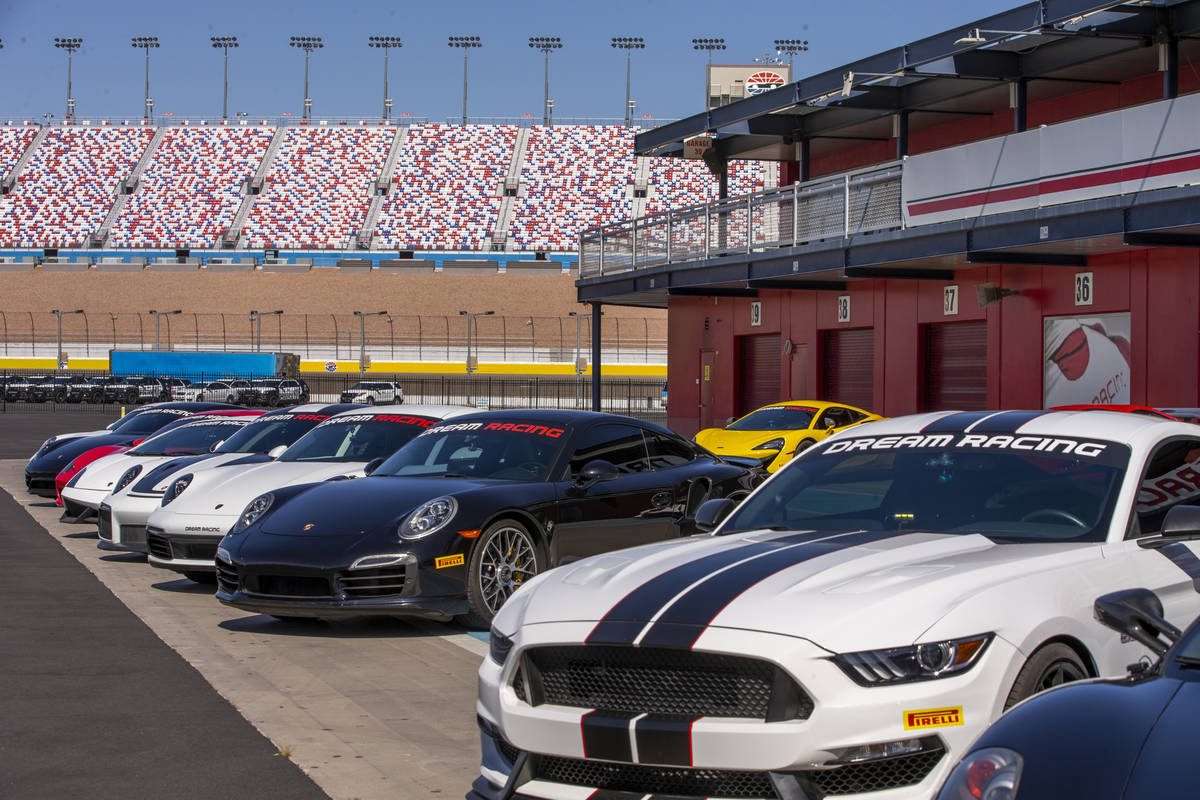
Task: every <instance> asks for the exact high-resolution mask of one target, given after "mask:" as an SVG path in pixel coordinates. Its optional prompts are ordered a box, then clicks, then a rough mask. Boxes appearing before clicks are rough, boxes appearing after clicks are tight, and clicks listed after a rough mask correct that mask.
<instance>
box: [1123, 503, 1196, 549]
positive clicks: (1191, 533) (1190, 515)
mask: <svg viewBox="0 0 1200 800" xmlns="http://www.w3.org/2000/svg"><path fill="white" fill-rule="evenodd" d="M1194 539H1200V506H1189V505H1178V506H1175V507H1174V508H1171V509H1170V510H1168V511H1167V515H1166V516H1165V517H1164V518H1163V522H1162V528H1161V530H1159V532H1158V534H1157V535H1152V536H1146V537H1143V538H1141V539H1138V540H1137V543H1138V544H1139V545H1140V546H1142V547H1147V548H1158V547H1165V546H1166V545H1168V544H1173V543H1174V542H1187V541H1192V540H1194Z"/></svg>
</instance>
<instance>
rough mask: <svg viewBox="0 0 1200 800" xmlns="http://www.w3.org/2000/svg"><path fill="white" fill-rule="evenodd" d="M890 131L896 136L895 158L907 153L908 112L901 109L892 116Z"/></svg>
mask: <svg viewBox="0 0 1200 800" xmlns="http://www.w3.org/2000/svg"><path fill="white" fill-rule="evenodd" d="M892 128H893V130H892V133H893V135H894V136H895V137H896V158H904V157H905V156H906V155H908V112H907V111H901V112H900V113H899V114H897V115H896V116H894V117H893V118H892Z"/></svg>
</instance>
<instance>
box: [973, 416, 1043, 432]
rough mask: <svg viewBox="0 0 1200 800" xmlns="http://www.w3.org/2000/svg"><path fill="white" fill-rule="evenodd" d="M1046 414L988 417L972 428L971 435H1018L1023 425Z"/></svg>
mask: <svg viewBox="0 0 1200 800" xmlns="http://www.w3.org/2000/svg"><path fill="white" fill-rule="evenodd" d="M1045 414H1046V412H1045V411H1005V412H1004V413H1002V414H996V415H995V416H992V417H988V418H987V419H985V420H984V421H983V422H981V423H979V424H978V425H976V426H975V427H974V428H971V433H1016V432H1017V430H1018V429H1019V428H1020V427H1021V426H1022V425H1024V424H1026V423H1028V422H1031V421H1032V420H1035V419H1037V418H1038V417H1040V416H1043V415H1045Z"/></svg>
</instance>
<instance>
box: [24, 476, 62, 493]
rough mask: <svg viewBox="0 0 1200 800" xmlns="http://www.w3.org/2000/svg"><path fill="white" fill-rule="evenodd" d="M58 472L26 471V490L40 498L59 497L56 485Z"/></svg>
mask: <svg viewBox="0 0 1200 800" xmlns="http://www.w3.org/2000/svg"><path fill="white" fill-rule="evenodd" d="M56 477H58V473H57V472H30V471H29V470H25V489H26V491H28V492H29V493H30V494H36V495H37V496H38V497H51V498H53V497H57V496H58V489H57V487H56V486H55V485H54V479H55V478H56Z"/></svg>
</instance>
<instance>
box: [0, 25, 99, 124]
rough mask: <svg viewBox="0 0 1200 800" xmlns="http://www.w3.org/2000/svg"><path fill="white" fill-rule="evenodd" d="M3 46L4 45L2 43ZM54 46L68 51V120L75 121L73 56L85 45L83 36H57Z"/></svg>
mask: <svg viewBox="0 0 1200 800" xmlns="http://www.w3.org/2000/svg"><path fill="white" fill-rule="evenodd" d="M0 46H2V45H0ZM54 46H55V47H57V48H58V49H59V50H66V51H67V117H66V119H67V121H68V122H74V121H75V98H74V96H72V94H71V57H72V56H74V55H75V51H76V50H78V49H79V48H80V47H82V46H83V38H82V37H79V36H55V37H54Z"/></svg>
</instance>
